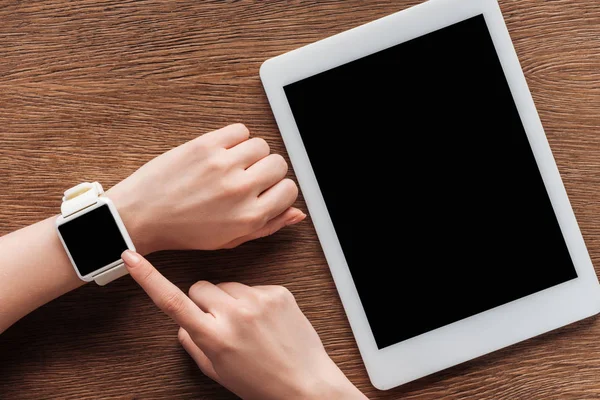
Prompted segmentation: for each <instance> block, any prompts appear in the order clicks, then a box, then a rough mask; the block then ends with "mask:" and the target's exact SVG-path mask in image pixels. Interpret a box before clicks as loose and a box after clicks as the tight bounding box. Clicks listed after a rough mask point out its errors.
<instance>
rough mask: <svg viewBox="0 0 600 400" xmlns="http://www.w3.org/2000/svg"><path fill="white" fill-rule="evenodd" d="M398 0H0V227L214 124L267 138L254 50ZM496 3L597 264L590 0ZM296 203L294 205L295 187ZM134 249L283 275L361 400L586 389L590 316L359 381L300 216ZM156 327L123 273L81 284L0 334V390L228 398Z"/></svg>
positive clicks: (599, 90)
mask: <svg viewBox="0 0 600 400" xmlns="http://www.w3.org/2000/svg"><path fill="white" fill-rule="evenodd" d="M418 2H419V1H414V0H410V1H405V0H399V1H395V2H394V1H371V2H363V1H358V0H357V1H328V2H318V1H310V2H298V1H295V2H289V3H288V2H285V3H284V2H235V3H233V2H216V1H215V2H204V1H198V0H195V1H171V2H167V1H164V2H162V1H139V2H130V1H126V2H119V1H103V0H100V1H98V0H94V1H92V0H80V1H77V2H70V1H66V0H51V1H45V2H39V1H28V2H16V1H0V234H4V233H8V232H10V231H12V230H14V229H17V228H20V227H22V226H25V225H27V224H31V223H34V222H36V221H38V220H40V219H43V218H45V217H47V216H49V215H53V214H54V213H56V212H57V210H58V207H59V205H60V196H61V192H62V191H63V190H64V189H65V188H66V187H67V186H69V185H71V184H74V183H78V182H79V181H82V180H95V179H97V180H99V181H101V182H103V183H104V184H105V186H106V187H109V186H111V185H113V184H115V183H116V182H118V181H119V180H121V179H123V178H125V177H126V176H127V175H129V174H130V173H132V172H133V171H134V170H135V169H136V168H137V167H139V166H141V165H142V164H143V163H144V162H146V161H147V160H150V159H151V158H152V157H154V156H156V155H158V154H160V153H162V152H164V151H165V150H167V149H169V148H171V147H173V146H176V145H178V144H180V143H182V142H184V141H187V140H189V139H191V138H193V137H195V136H197V135H200V134H202V133H205V132H207V131H209V130H212V129H215V128H218V127H221V126H223V125H226V124H228V123H231V122H237V121H239V122H243V123H245V124H246V125H247V126H248V127H249V128H250V130H251V131H252V133H253V134H254V135H256V136H262V137H264V138H266V139H267V140H268V141H269V143H270V144H271V146H272V148H273V150H274V151H275V152H279V153H281V154H284V155H285V149H284V146H283V143H282V141H281V138H280V136H279V133H278V130H277V127H276V125H275V121H274V119H273V115H272V113H271V111H270V109H269V105H268V103H267V99H266V97H265V94H264V92H263V89H262V86H261V83H260V80H259V77H258V69H259V66H260V64H261V62H263V61H264V60H265V59H267V58H269V57H271V56H274V55H277V54H280V53H282V52H285V51H288V50H291V49H294V48H296V47H298V46H301V45H305V44H308V43H310V42H313V41H315V40H318V39H321V38H324V37H326V36H329V35H332V34H335V33H338V32H341V31H343V30H345V29H348V28H352V27H354V26H356V25H358V24H362V23H365V22H368V21H370V20H373V19H375V18H378V17H382V16H384V15H387V14H389V13H392V12H395V11H398V10H401V9H404V8H406V7H408V6H411V5H414V4H416V3H418ZM501 7H502V10H503V12H504V15H505V18H506V21H507V24H508V28H509V30H510V33H511V35H512V38H513V40H514V44H515V47H516V49H517V53H518V55H519V57H520V60H521V62H522V65H523V68H524V71H525V76H526V77H527V80H528V83H529V85H530V88H531V91H532V92H533V97H534V100H535V102H536V104H537V107H538V110H539V113H540V115H541V119H542V122H543V124H544V126H545V129H546V133H547V135H548V139H549V141H550V145H551V147H552V149H553V152H554V155H555V157H556V161H557V163H558V166H559V169H560V171H561V173H562V176H563V179H564V182H565V185H566V188H567V192H568V194H569V196H570V199H571V202H572V205H573V207H574V209H575V214H576V216H577V218H578V221H579V223H580V226H581V230H582V232H583V235H584V237H585V240H586V243H587V245H588V246H589V251H590V253H591V257H592V260H593V262H594V264H595V265H596V267H597V268H599V267H600V213H599V211H600V206H599V205H598V204H597V199H598V196H597V193H599V192H600V130H599V129H600V3H598V2H595V1H590V0H577V1H574V0H554V1H544V0H514V1H510V0H505V1H501ZM399 29H401V27H399ZM290 175H292V173H290ZM292 177H293V175H292ZM297 205H298V206H299V207H301V208H303V209H306V207H305V204H304V202H303V200H302V197H300V198H299V200H298V204H297ZM151 259H152V260H153V261H154V262H155V263H156V264H157V265H159V266H160V267H161V268H162V271H163V272H164V274H165V275H166V276H167V277H168V278H169V279H171V280H172V281H173V282H175V283H176V284H177V285H179V286H180V287H182V288H186V289H187V288H188V287H189V286H190V285H191V284H192V283H193V282H195V281H196V280H199V279H208V280H210V281H214V282H219V281H230V280H233V281H241V282H244V283H247V284H250V285H253V284H283V285H286V286H287V287H288V288H289V289H290V290H291V291H292V292H293V293H294V294H295V296H296V298H297V301H298V303H299V305H300V307H301V308H302V310H303V311H304V312H305V313H306V314H307V316H308V318H309V319H310V321H311V322H312V323H313V324H314V326H315V327H316V329H317V331H318V333H319V334H320V335H321V338H322V339H323V342H324V344H325V347H326V348H327V351H328V352H329V354H330V355H331V357H332V358H333V360H334V361H335V362H336V363H338V365H339V366H340V367H341V369H342V370H343V371H344V372H345V373H346V374H347V375H348V376H349V378H350V379H351V380H352V382H354V383H355V384H356V385H357V386H358V387H359V388H360V389H361V390H363V391H364V392H365V393H366V394H367V395H368V396H369V397H370V398H372V399H399V398H405V399H441V398H443V399H465V398H470V399H528V400H529V399H582V398H592V397H594V398H597V397H599V396H600V340H597V338H598V336H600V321H598V320H597V319H589V320H586V321H583V322H580V323H577V324H574V325H572V326H568V327H566V328H563V329H560V330H559V331H555V332H552V333H550V334H546V335H543V336H541V337H539V338H536V339H532V340H529V341H527V342H525V343H521V344H519V345H515V346H513V347H511V348H508V349H505V350H502V351H498V352H496V353H494V354H491V355H489V356H485V357H482V358H480V359H478V360H475V361H473V362H470V363H466V364H464V365H461V366H458V367H455V368H452V369H450V370H447V371H444V372H441V373H438V374H435V375H433V376H430V377H426V378H424V379H421V380H419V381H416V382H413V383H410V384H408V385H406V386H404V387H401V388H397V389H395V390H391V391H388V392H379V391H377V390H375V389H374V388H373V387H371V385H370V384H369V381H368V378H367V375H366V372H365V369H364V367H363V365H362V363H361V359H360V356H359V354H358V351H357V348H356V345H355V342H354V340H353V338H352V335H351V332H350V329H349V326H348V322H347V320H346V318H345V316H344V312H343V309H342V306H341V303H340V301H339V298H338V296H337V292H336V290H335V287H334V285H333V281H332V279H331V276H330V273H329V270H328V267H327V264H326V262H325V259H324V257H323V253H322V251H321V248H320V246H319V243H318V240H317V237H316V234H315V231H314V228H313V225H312V223H311V221H310V219H309V220H307V221H306V222H304V223H302V224H300V225H299V226H294V227H291V228H288V229H285V230H284V231H282V232H280V233H278V234H277V235H275V236H273V237H269V238H266V239H263V240H259V241H256V242H253V243H250V244H247V245H244V246H242V247H240V248H238V249H235V250H231V251H217V252H164V253H158V254H154V255H153V256H152V257H151ZM0 262H1V261H0ZM0 279H1V278H0ZM176 332H177V327H176V325H175V324H174V323H173V322H171V321H170V320H169V319H168V318H167V317H165V316H164V315H163V314H161V313H159V312H158V311H157V309H156V308H155V307H154V305H153V304H152V303H151V302H150V301H149V299H148V298H147V297H146V296H145V295H144V294H143V293H142V292H141V290H140V289H139V288H138V287H137V286H136V285H135V284H134V283H133V282H132V280H131V279H127V278H126V279H121V280H119V281H117V282H115V283H114V284H111V285H110V286H108V287H106V288H100V287H97V286H95V285H87V286H86V287H84V288H82V289H80V290H77V291H75V292H72V293H70V294H68V295H66V296H64V297H62V298H60V299H57V300H55V301H53V302H51V303H50V304H47V305H46V306H44V307H43V308H42V309H39V310H37V311H35V312H33V313H32V314H30V315H29V316H27V317H26V318H24V319H23V320H21V321H19V322H18V323H17V324H16V325H14V326H13V327H12V328H10V329H9V330H8V331H7V332H5V333H4V334H3V335H2V336H0V398H1V399H11V400H14V399H49V398H60V399H100V398H102V399H109V398H126V399H134V398H135V399H150V398H161V399H229V398H235V397H234V396H233V395H232V394H231V393H229V392H228V391H227V390H225V389H223V388H221V387H220V386H219V385H217V384H215V383H214V382H212V381H210V380H209V379H208V378H206V377H204V376H203V375H202V374H201V373H200V372H199V371H198V369H197V368H196V367H195V365H194V364H193V362H192V361H191V359H190V358H189V357H188V356H187V354H186V353H185V352H184V351H183V350H182V349H181V348H180V346H179V345H178V343H177V339H176Z"/></svg>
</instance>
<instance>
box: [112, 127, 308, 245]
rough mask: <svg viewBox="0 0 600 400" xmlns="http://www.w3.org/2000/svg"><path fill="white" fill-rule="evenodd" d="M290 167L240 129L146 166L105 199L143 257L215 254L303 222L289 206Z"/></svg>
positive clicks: (203, 139) (170, 153) (294, 192)
mask: <svg viewBox="0 0 600 400" xmlns="http://www.w3.org/2000/svg"><path fill="white" fill-rule="evenodd" d="M287 170H288V166H287V163H286V162H285V160H284V159H283V157H281V156H280V155H277V154H270V149H269V145H268V144H267V142H265V141H264V140H263V139H260V138H252V139H249V132H248V129H247V128H246V127H245V126H244V125H242V124H235V125H229V126H227V127H225V128H222V129H219V130H216V131H213V132H210V133H207V134H205V135H202V136H200V137H198V138H196V139H194V140H192V141H190V142H187V143H185V144H183V145H181V146H179V147H177V148H174V149H172V150H170V151H168V152H166V153H164V154H162V155H160V156H158V157H156V158H155V159H153V160H151V161H150V162H148V163H147V164H145V165H144V166H142V167H141V168H140V169H139V170H137V171H136V172H135V173H133V174H132V175H131V176H129V177H128V178H127V179H125V180H123V181H122V182H120V183H119V184H117V185H116V186H114V187H113V188H111V189H110V190H109V191H108V192H107V196H108V197H109V198H111V199H112V200H113V202H114V203H115V205H116V206H117V208H118V209H119V213H120V214H121V217H122V218H123V222H124V223H125V226H127V228H128V230H129V232H130V234H131V237H132V240H133V242H134V244H135V246H136V248H137V249H138V251H139V252H140V253H144V254H146V253H150V252H152V251H158V250H166V249H197V250H214V249H220V248H230V247H235V246H237V245H239V244H241V243H244V242H246V241H248V240H252V239H256V238H259V237H263V236H267V235H270V234H272V233H274V232H276V231H278V230H279V229H281V228H283V227H284V226H286V225H291V224H294V223H297V222H300V221H301V220H303V219H304V218H305V217H306V215H305V214H304V213H303V212H302V211H300V210H298V209H296V208H293V207H291V205H292V204H293V203H294V201H295V200H296V197H297V196H298V188H297V187H296V184H295V183H294V182H293V181H292V180H290V179H285V176H286V173H287Z"/></svg>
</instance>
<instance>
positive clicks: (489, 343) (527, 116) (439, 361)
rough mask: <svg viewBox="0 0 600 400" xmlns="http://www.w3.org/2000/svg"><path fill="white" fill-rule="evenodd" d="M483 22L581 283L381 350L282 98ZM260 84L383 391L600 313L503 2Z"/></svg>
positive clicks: (300, 62)
mask: <svg viewBox="0 0 600 400" xmlns="http://www.w3.org/2000/svg"><path fill="white" fill-rule="evenodd" d="M480 14H483V15H484V18H485V20H486V23H487V26H488V29H489V31H490V34H491V37H492V40H493V43H494V45H495V47H496V51H497V53H498V57H499V58H500V62H501V65H502V68H503V69H504V72H505V75H506V78H507V80H508V84H509V87H510V90H511V92H512V95H513V98H514V100H515V103H516V106H517V109H518V111H519V114H520V116H521V120H522V122H523V125H524V127H525V131H526V133H527V135H528V138H529V141H530V144H531V147H532V149H533V153H534V155H535V158H536V160H537V163H538V166H539V168H540V171H541V175H542V178H543V180H544V183H545V185H546V188H547V190H548V194H549V197H550V200H551V201H552V204H553V207H554V210H555V212H556V215H557V218H558V222H559V225H560V228H561V230H562V232H563V235H564V237H565V241H566V244H567V247H568V249H569V252H570V254H571V257H572V259H573V263H574V265H575V268H576V270H577V275H578V278H577V279H574V280H571V281H568V282H565V283H563V284H560V285H557V286H554V287H552V288H549V289H546V290H543V291H541V292H538V293H535V294H532V295H530V296H527V297H525V298H521V299H519V300H516V301H513V302H511V303H508V304H505V305H503V306H500V307H497V308H494V309H492V310H488V311H486V312H483V313H480V314H477V315H474V316H472V317H469V318H466V319H464V320H461V321H458V322H455V323H452V324H450V325H446V326H443V327H441V328H438V329H436V330H433V331H430V332H427V333H425V334H422V335H420V336H417V337H414V338H411V339H408V340H405V341H403V342H400V343H397V344H395V345H392V346H389V347H386V348H384V349H382V350H379V349H378V348H377V345H376V343H375V340H374V337H373V335H372V333H371V329H370V327H369V323H368V321H367V317H366V315H365V312H364V310H363V308H362V306H361V302H360V299H359V297H358V293H357V291H356V287H355V285H354V283H353V280H352V276H351V274H350V271H349V269H348V266H347V264H346V261H345V258H344V254H343V252H342V249H341V246H340V244H339V241H338V238H337V235H336V233H335V230H334V227H333V224H332V222H331V219H330V216H329V214H328V212H327V208H326V206H325V202H324V200H323V197H322V194H321V191H320V189H319V186H318V184H317V180H316V178H315V175H314V172H313V170H312V167H311V164H310V161H309V158H308V156H307V154H306V150H305V148H304V145H303V143H302V139H301V137H300V134H299V132H298V128H297V126H296V123H295V121H294V117H293V115H292V111H291V109H290V106H289V104H288V101H287V99H286V96H285V92H284V89H283V88H284V86H285V85H287V84H290V83H293V82H296V81H299V80H301V79H304V78H307V77H309V76H312V75H315V74H317V73H320V72H323V71H326V70H329V69H331V68H334V67H336V66H339V65H342V64H346V63H348V62H350V61H353V60H356V59H359V58H362V57H364V56H366V55H369V54H372V53H375V52H377V51H380V50H383V49H386V48H388V47H391V46H394V45H396V44H398V43H402V42H405V41H407V40H410V39H413V38H415V37H418V36H422V35H424V34H427V33H429V32H432V31H435V30H438V29H441V28H443V27H446V26H448V25H452V24H454V23H457V22H460V21H462V20H465V19H467V18H470V17H473V16H476V15H480ZM260 77H261V80H262V82H263V86H264V88H265V92H266V94H267V97H268V99H269V103H270V105H271V108H272V110H273V114H274V116H275V119H276V121H277V125H278V127H279V130H280V132H281V135H282V137H283V140H284V143H285V146H286V148H287V150H288V153H289V156H290V160H291V162H292V165H293V167H294V171H295V173H296V176H297V178H298V182H299V185H300V187H301V189H302V193H303V195H304V198H305V201H306V204H307V207H308V209H309V212H310V214H311V216H312V220H313V223H314V225H315V229H316V231H317V234H318V236H319V240H320V242H321V245H322V247H323V251H324V253H325V256H326V258H327V262H328V264H329V267H330V270H331V274H332V276H333V279H334V281H335V284H336V287H337V290H338V292H339V295H340V298H341V300H342V303H343V305H344V309H345V311H346V314H347V317H348V320H349V322H350V325H351V327H352V331H353V334H354V336H355V339H356V342H357V344H358V347H359V350H360V353H361V356H362V358H363V361H364V364H365V366H366V369H367V372H368V374H369V377H370V380H371V382H372V384H373V385H374V386H375V387H377V388H379V389H382V390H385V389H389V388H392V387H395V386H398V385H401V384H404V383H406V382H409V381H412V380H415V379H417V378H420V377H423V376H426V375H429V374H431V373H434V372H437V371H440V370H442V369H445V368H448V367H451V366H453V365H456V364H459V363H462V362H464V361H468V360H470V359H473V358H476V357H479V356H482V355H484V354H487V353H490V352H492V351H495V350H498V349H500V348H503V347H506V346H509V345H512V344H514V343H517V342H520V341H522V340H525V339H528V338H531V337H533V336H536V335H539V334H542V333H545V332H548V331H550V330H553V329H555V328H558V327H561V326H564V325H567V324H569V323H572V322H575V321H578V320H580V319H583V318H586V317H589V316H591V315H594V314H596V313H598V312H599V311H600V286H599V285H598V278H597V276H596V273H595V271H594V267H593V265H592V262H591V260H590V257H589V255H588V251H587V249H586V246H585V243H584V240H583V237H582V236H581V232H580V230H579V227H578V224H577V221H576V219H575V215H574V213H573V210H572V208H571V205H570V202H569V199H568V197H567V193H566V190H565V188H564V186H563V183H562V180H561V177H560V174H559V171H558V168H557V166H556V163H555V161H554V158H553V155H552V152H551V149H550V146H549V144H548V141H547V139H546V136H545V134H544V130H543V127H542V124H541V121H540V119H539V116H538V114H537V111H536V108H535V105H534V103H533V99H532V97H531V94H530V92H529V89H528V86H527V82H526V81H525V77H524V75H523V72H522V70H521V66H520V63H519V60H518V58H517V54H516V52H515V50H514V47H513V45H512V42H511V39H510V36H509V33H508V30H507V28H506V25H505V23H504V19H503V17H502V13H501V10H500V7H499V6H498V3H497V2H496V0H430V1H427V2H424V3H422V4H419V5H417V6H414V7H412V8H409V9H406V10H403V11H400V12H397V13H395V14H392V15H390V16H387V17H384V18H381V19H378V20H376V21H373V22H370V23H368V24H365V25H362V26H359V27H357V28H354V29H351V30H349V31H345V32H342V33H340V34H338V35H335V36H332V37H329V38H326V39H324V40H321V41H318V42H316V43H312V44H310V45H307V46H305V47H302V48H299V49H296V50H293V51H291V52H289V53H286V54H283V55H280V56H278V57H274V58H271V59H269V60H267V61H266V62H265V63H264V64H263V65H262V66H261V69H260ZM390 318H394V316H393V313H390ZM508 321H509V322H508Z"/></svg>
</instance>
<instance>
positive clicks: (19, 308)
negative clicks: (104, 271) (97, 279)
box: [0, 217, 85, 332]
mask: <svg viewBox="0 0 600 400" xmlns="http://www.w3.org/2000/svg"><path fill="white" fill-rule="evenodd" d="M55 218H56V217H52V218H48V219H46V220H44V221H41V222H38V223H37V224H34V225H31V226H28V227H25V228H23V229H20V230H18V231H15V232H13V233H10V234H8V235H6V236H3V237H0V259H1V260H2V262H1V263H0V276H1V277H2V279H0V332H3V331H5V330H6V329H7V328H8V327H9V326H11V325H12V324H14V323H15V322H16V321H18V320H19V319H20V318H22V317H23V316H25V315H27V314H28V313H30V312H31V311H33V310H35V309H36V308H38V307H40V306H42V305H44V304H45V303H47V302H49V301H50V300H52V299H54V298H56V297H59V296H61V295H63V294H65V293H67V292H69V291H71V290H73V289H76V288H78V287H79V286H81V285H83V284H84V283H85V282H83V281H82V280H80V279H79V278H78V277H77V274H76V273H75V270H74V269H73V267H72V266H71V262H70V261H69V258H68V257H67V254H66V253H65V250H64V249H63V247H62V244H61V243H60V240H59V238H58V235H57V234H56V231H55V228H54V220H55Z"/></svg>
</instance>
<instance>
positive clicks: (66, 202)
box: [60, 182, 128, 286]
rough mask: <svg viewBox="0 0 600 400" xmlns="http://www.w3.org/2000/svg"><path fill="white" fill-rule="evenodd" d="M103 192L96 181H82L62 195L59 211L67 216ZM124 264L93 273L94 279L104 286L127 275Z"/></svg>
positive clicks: (90, 203)
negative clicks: (96, 273)
mask: <svg viewBox="0 0 600 400" xmlns="http://www.w3.org/2000/svg"><path fill="white" fill-rule="evenodd" d="M103 194H104V189H103V188H102V185H101V184H100V183H98V182H91V183H90V182H83V183H80V184H79V185H77V186H74V187H72V188H71V189H69V190H67V191H66V192H65V193H64V196H63V199H62V200H63V202H62V204H61V206H60V211H61V213H62V216H63V217H68V216H69V215H71V214H74V213H76V212H77V211H80V210H83V209H84V208H87V207H89V206H91V205H94V204H96V203H97V202H98V197H99V196H102V195H103ZM127 274H128V272H127V268H126V267H125V264H123V263H121V264H119V265H117V266H115V267H113V268H111V269H109V270H107V271H103V272H101V273H99V274H98V275H94V276H93V279H94V281H95V282H96V283H97V284H98V285H100V286H104V285H106V284H107V283H110V282H112V281H114V280H115V279H118V278H120V277H122V276H125V275H127Z"/></svg>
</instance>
